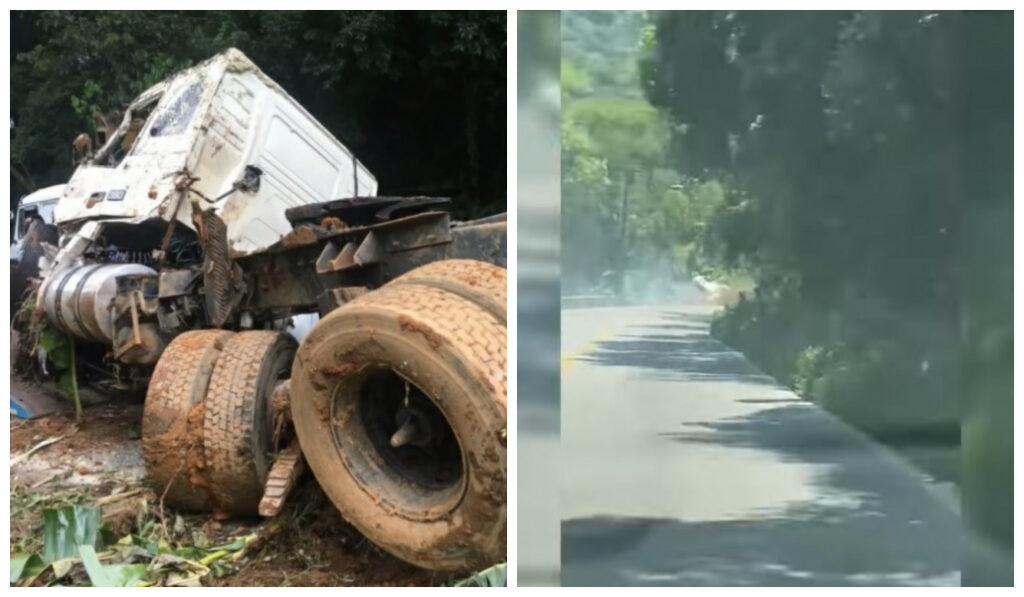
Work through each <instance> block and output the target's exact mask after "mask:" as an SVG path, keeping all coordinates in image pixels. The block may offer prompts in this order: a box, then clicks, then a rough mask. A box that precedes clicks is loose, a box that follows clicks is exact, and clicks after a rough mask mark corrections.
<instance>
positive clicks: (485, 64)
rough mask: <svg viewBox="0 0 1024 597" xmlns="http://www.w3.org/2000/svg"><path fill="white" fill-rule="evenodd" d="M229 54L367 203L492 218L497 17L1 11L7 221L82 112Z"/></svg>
mask: <svg viewBox="0 0 1024 597" xmlns="http://www.w3.org/2000/svg"><path fill="white" fill-rule="evenodd" d="M232 46H233V47H237V48H239V49H240V50H242V51H243V52H244V53H246V54H247V55H248V56H249V57H250V58H251V59H252V60H253V61H254V62H255V63H256V64H257V65H259V67H260V68H261V69H262V70H263V71H264V72H266V73H267V74H268V75H270V77H271V78H272V79H274V80H275V81H277V82H278V83H279V84H281V86H282V87H283V88H284V89H285V90H286V91H287V92H288V93H289V94H290V95H292V96H293V97H294V98H295V99H296V100H297V101H298V102H299V103H301V104H302V105H303V106H305V108H306V109H307V110H309V112H310V113H311V114H313V116H315V117H316V118H317V119H318V120H319V121H320V122H321V123H323V124H324V126H326V127H327V128H328V129H329V130H330V131H331V132H332V133H333V134H334V135H335V136H336V137H338V139H339V140H341V141H342V142H343V143H345V144H346V145H347V146H348V147H349V148H350V149H352V150H353V151H354V152H355V153H356V155H358V156H359V158H360V160H362V161H363V162H364V163H365V164H366V165H367V166H368V167H369V168H370V170H371V171H372V172H373V173H374V174H375V175H376V177H377V179H378V182H379V184H380V190H379V193H380V194H382V195H434V196H447V197H452V198H453V199H454V200H455V204H454V205H455V212H456V215H457V216H459V217H471V216H478V215H484V214H489V213H494V212H498V211H504V210H505V209H506V207H505V206H506V197H505V194H506V179H505V175H506V161H507V160H506V124H505V122H506V118H505V116H506V106H505V104H506V53H505V52H506V15H505V12H504V11H497V12H473V11H470V12H442V11H421V12H416V11H413V12H393V11H333V12H320V11H315V12H289V11H198V12H177V11H174V12H169V11H153V12H134V11H14V12H12V13H11V120H12V131H11V171H12V176H11V205H12V207H13V206H14V205H16V203H17V200H18V198H19V197H20V196H22V195H24V194H25V193H27V192H29V191H30V190H32V189H33V188H34V187H42V186H46V185H49V184H57V183H61V182H64V181H66V180H67V179H68V177H69V176H70V174H71V163H70V157H71V151H70V147H71V140H72V139H74V138H75V136H76V135H78V134H79V133H81V132H83V131H90V130H91V127H92V124H93V119H92V114H93V113H94V112H96V111H99V112H107V111H109V110H111V109H121V108H123V107H124V105H126V104H127V102H129V101H130V100H131V99H132V98H134V97H135V96H136V95H137V94H138V93H139V92H141V91H143V90H144V89H146V88H147V87H148V86H150V85H152V84H154V83H157V82H159V81H160V80H162V79H164V78H165V77H167V76H168V75H170V74H173V73H174V72H176V71H178V70H181V69H183V68H186V67H188V66H191V65H193V64H196V63H198V62H201V61H202V60H205V59H207V58H209V57H211V56H213V55H214V54H216V53H217V52H219V51H221V50H223V49H225V48H228V47H232ZM324 199H325V200H327V199H330V198H329V197H325V198H324Z"/></svg>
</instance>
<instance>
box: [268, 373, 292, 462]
mask: <svg viewBox="0 0 1024 597" xmlns="http://www.w3.org/2000/svg"><path fill="white" fill-rule="evenodd" d="M270 412H271V418H272V419H273V420H274V438H273V442H272V443H273V446H274V448H275V449H276V448H278V447H279V446H280V444H281V437H282V436H283V434H284V431H285V426H286V425H288V424H289V423H291V422H292V409H291V381H290V380H287V379H282V380H281V381H279V382H277V385H276V386H274V393H273V394H271V395H270Z"/></svg>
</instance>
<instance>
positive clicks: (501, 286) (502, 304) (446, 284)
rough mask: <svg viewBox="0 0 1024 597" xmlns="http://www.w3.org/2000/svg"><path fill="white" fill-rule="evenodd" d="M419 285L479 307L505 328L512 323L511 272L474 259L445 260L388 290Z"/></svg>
mask: <svg viewBox="0 0 1024 597" xmlns="http://www.w3.org/2000/svg"><path fill="white" fill-rule="evenodd" d="M399 284H419V285H422V286H430V287H432V288H438V289H441V290H445V291H447V292H451V293H452V294H455V295H458V296H461V297H462V298H464V299H466V300H468V301H470V302H472V303H474V304H476V305H478V306H479V307H481V308H482V309H484V310H485V311H487V312H488V313H490V314H491V315H493V316H495V317H496V318H498V319H499V320H500V321H501V323H502V324H506V322H507V319H508V271H507V270H506V269H505V268H503V267H499V266H497V265H494V264H492V263H486V262H484V261H476V260H473V259H445V260H442V261H435V262H433V263H430V264H427V265H424V266H422V267H418V268H416V269H414V270H412V271H411V272H408V273H406V274H403V275H401V276H399V277H397V278H395V279H394V280H392V281H391V282H389V283H388V286H395V285H399Z"/></svg>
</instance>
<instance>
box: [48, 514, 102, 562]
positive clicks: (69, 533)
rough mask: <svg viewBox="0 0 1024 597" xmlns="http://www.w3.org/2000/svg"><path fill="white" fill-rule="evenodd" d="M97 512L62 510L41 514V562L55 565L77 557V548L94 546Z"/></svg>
mask: <svg viewBox="0 0 1024 597" xmlns="http://www.w3.org/2000/svg"><path fill="white" fill-rule="evenodd" d="M99 528H100V509H99V508H89V507H86V506H65V507H63V508H58V509H56V510H53V509H46V510H43V561H44V562H46V563H50V562H55V561H57V560H61V559H64V558H73V557H76V556H78V546H79V545H90V546H95V545H96V539H97V538H98V536H99Z"/></svg>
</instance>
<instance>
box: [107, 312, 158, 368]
mask: <svg viewBox="0 0 1024 597" xmlns="http://www.w3.org/2000/svg"><path fill="white" fill-rule="evenodd" d="M132 323H133V324H134V325H133V327H131V328H122V329H121V330H119V331H118V339H117V342H118V345H119V346H120V348H118V349H117V351H116V352H115V354H114V357H115V358H116V359H117V360H119V361H121V362H122V363H128V364H132V365H155V364H156V362H157V361H158V360H160V355H161V354H162V353H163V351H164V349H165V348H167V340H166V338H164V336H163V335H162V334H161V333H160V328H159V326H158V325H157V324H155V323H145V324H139V322H138V318H137V315H136V312H135V311H134V310H133V311H132Z"/></svg>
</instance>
